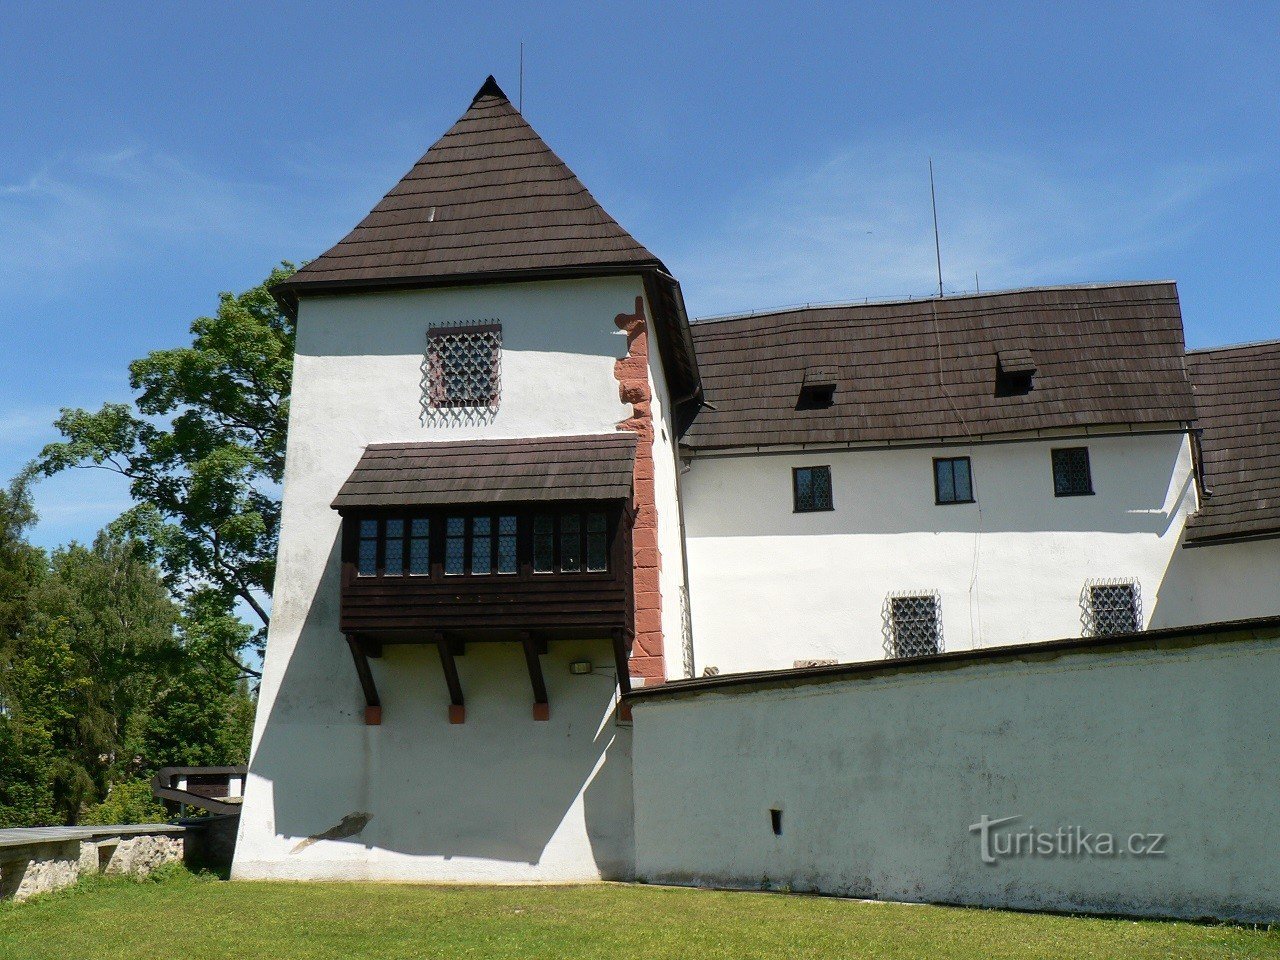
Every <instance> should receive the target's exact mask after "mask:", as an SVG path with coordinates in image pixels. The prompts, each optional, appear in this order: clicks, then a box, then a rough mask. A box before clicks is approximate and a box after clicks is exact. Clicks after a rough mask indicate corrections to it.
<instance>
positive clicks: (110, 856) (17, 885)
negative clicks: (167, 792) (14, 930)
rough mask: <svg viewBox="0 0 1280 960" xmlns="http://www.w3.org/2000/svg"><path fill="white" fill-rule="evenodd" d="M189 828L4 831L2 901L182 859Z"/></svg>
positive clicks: (137, 826)
mask: <svg viewBox="0 0 1280 960" xmlns="http://www.w3.org/2000/svg"><path fill="white" fill-rule="evenodd" d="M185 833H186V828H185V827H182V826H174V825H170V824H131V825H122V826H111V827H31V828H26V829H16V830H0V900H7V899H14V900H26V899H28V898H29V897H33V896H35V895H36V894H39V893H50V892H52V891H54V890H60V889H61V888H63V887H68V886H70V885H71V884H73V883H75V882H76V881H77V880H78V879H80V877H82V876H86V875H89V874H94V873H100V872H101V873H106V874H109V875H122V874H128V875H133V876H144V875H146V874H148V873H150V872H151V871H152V870H154V869H156V868H157V867H159V866H163V865H164V864H166V863H181V862H182V860H183V852H184V847H185V843H184V835H185Z"/></svg>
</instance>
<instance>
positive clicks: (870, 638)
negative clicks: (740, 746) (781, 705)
mask: <svg viewBox="0 0 1280 960" xmlns="http://www.w3.org/2000/svg"><path fill="white" fill-rule="evenodd" d="M1060 446H1087V447H1088V448H1089V453H1090V461H1091V470H1092V476H1093V487H1094V491H1095V495H1094V496H1084V497H1055V496H1054V494H1053V476H1052V469H1051V463H1050V450H1051V449H1052V448H1053V447H1060ZM936 456H945V457H955V456H968V457H970V458H971V463H972V470H973V485H974V493H975V497H976V498H977V503H976V504H953V505H935V503H934V488H933V458H934V457H936ZM820 464H829V465H830V466H831V470H832V483H833V493H834V504H835V510H834V511H831V512H818V513H794V512H793V511H792V488H791V483H792V480H791V469H792V468H793V467H799V466H810V465H820ZM681 483H682V493H683V496H684V508H685V522H686V531H687V536H688V543H687V549H688V556H689V582H690V591H691V594H692V600H693V635H694V641H695V649H696V671H697V672H698V673H702V671H703V670H704V669H705V668H707V667H715V668H717V669H718V670H719V671H720V672H723V673H730V672H739V671H744V670H761V669H771V668H781V667H790V666H792V665H793V664H794V663H795V661H797V660H804V659H829V660H837V661H841V662H849V661H859V660H877V659H882V658H884V656H885V634H884V620H883V611H884V608H885V600H886V597H887V596H888V595H889V594H890V593H892V592H897V591H905V590H921V591H932V590H937V591H939V592H940V594H941V605H942V621H943V647H944V649H947V650H965V649H971V648H975V647H991V646H999V645H1003V644H1011V643H1029V642H1034V641H1039V640H1051V639H1056V638H1060V637H1071V636H1079V635H1080V633H1081V613H1082V610H1081V605H1080V601H1081V593H1082V590H1083V589H1084V586H1085V581H1086V580H1088V579H1091V578H1135V579H1137V580H1138V581H1139V582H1140V584H1141V590H1142V601H1143V614H1144V621H1145V622H1146V623H1152V621H1153V617H1154V618H1155V622H1156V623H1157V624H1158V625H1168V624H1169V623H1173V622H1180V623H1188V622H1195V620H1194V619H1181V620H1174V621H1170V620H1168V619H1167V618H1166V617H1164V615H1163V613H1162V610H1161V605H1162V602H1163V601H1162V600H1161V598H1160V587H1161V584H1162V582H1163V580H1164V577H1165V574H1166V570H1167V568H1168V567H1169V565H1170V563H1171V560H1172V558H1173V555H1174V553H1175V551H1177V550H1178V549H1179V548H1178V543H1179V537H1180V534H1181V531H1182V526H1183V523H1184V520H1185V517H1186V515H1187V514H1188V513H1189V512H1191V511H1193V510H1194V509H1195V507H1196V493H1195V484H1194V480H1193V475H1192V462H1191V452H1190V445H1189V443H1188V441H1187V438H1186V435H1185V434H1183V433H1177V432H1171V433H1168V434H1163V435H1146V436H1133V435H1109V436H1093V437H1089V438H1085V439H1065V438H1063V439H1045V440H1035V441H1028V442H1016V443H985V444H974V445H970V446H960V445H949V446H947V447H945V448H942V447H935V448H916V449H862V450H843V451H832V452H825V453H814V452H805V453H799V452H797V453H787V454H776V453H769V454H753V455H745V456H731V457H711V456H698V457H697V458H696V459H694V460H693V462H692V465H691V467H690V469H689V470H688V471H687V472H686V473H685V474H684V475H683V477H682V479H681ZM1179 615H1180V616H1191V614H1189V613H1188V612H1187V611H1185V610H1183V611H1179Z"/></svg>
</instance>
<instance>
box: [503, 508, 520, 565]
mask: <svg viewBox="0 0 1280 960" xmlns="http://www.w3.org/2000/svg"><path fill="white" fill-rule="evenodd" d="M518 542H519V541H518V539H517V537H516V518H515V517H499V518H498V572H499V573H515V572H516V571H517V570H519V569H520V560H519V557H518V556H517V554H516V546H517V544H518Z"/></svg>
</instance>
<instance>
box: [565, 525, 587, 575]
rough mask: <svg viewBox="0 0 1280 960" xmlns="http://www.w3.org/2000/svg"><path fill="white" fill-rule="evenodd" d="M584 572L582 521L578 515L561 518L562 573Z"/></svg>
mask: <svg viewBox="0 0 1280 960" xmlns="http://www.w3.org/2000/svg"><path fill="white" fill-rule="evenodd" d="M581 571H582V521H581V520H580V519H579V517H578V515H577V514H576V513H566V514H565V515H564V516H563V517H561V518H560V572H561V573H580V572H581Z"/></svg>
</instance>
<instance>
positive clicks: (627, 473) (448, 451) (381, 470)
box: [332, 431, 636, 510]
mask: <svg viewBox="0 0 1280 960" xmlns="http://www.w3.org/2000/svg"><path fill="white" fill-rule="evenodd" d="M635 454H636V435H635V434H634V433H628V432H624V431H620V432H618V433H601V434H590V435H586V436H571V437H528V438H518V439H512V440H460V441H447V442H441V443H431V442H426V443H373V444H370V445H369V446H367V447H365V451H364V454H363V456H361V457H360V462H359V463H357V464H356V468H355V470H353V471H352V472H351V476H350V477H348V478H347V481H346V483H344V484H343V485H342V489H341V490H339V491H338V495H337V497H335V498H334V501H333V504H332V506H333V508H334V509H335V510H346V509H352V508H361V507H412V506H430V505H433V504H462V503H516V502H528V501H548V500H623V499H626V498H628V497H630V496H631V477H632V468H633V464H634V462H635Z"/></svg>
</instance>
